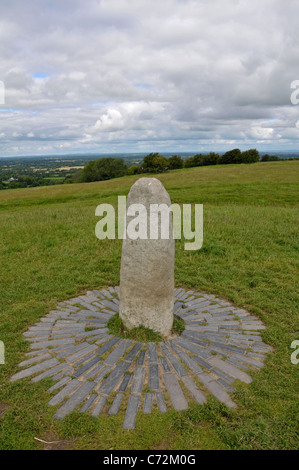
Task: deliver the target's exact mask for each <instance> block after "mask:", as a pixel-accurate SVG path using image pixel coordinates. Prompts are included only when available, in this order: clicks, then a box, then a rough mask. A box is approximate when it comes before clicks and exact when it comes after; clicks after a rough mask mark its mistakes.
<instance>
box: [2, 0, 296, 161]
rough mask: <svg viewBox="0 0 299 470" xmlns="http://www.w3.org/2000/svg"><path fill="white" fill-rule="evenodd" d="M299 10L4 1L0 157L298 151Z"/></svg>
mask: <svg viewBox="0 0 299 470" xmlns="http://www.w3.org/2000/svg"><path fill="white" fill-rule="evenodd" d="M298 14H299V5H298V2H297V1H295V0H289V1H288V2H285V1H283V0H264V1H263V2H261V1H260V0H252V1H251V2H248V1H245V0H227V1H226V2H225V7H224V2H223V0H222V1H221V0H214V1H213V2H210V1H208V0H184V1H182V0H165V1H163V2H150V1H149V0H109V1H108V0H101V1H97V0H90V1H89V2H85V3H82V1H79V0H64V1H63V2H60V1H58V0H53V1H51V2H40V0H32V1H31V2H30V6H28V4H26V2H24V1H21V0H1V20H0V80H1V81H3V83H4V85H5V104H4V105H1V106H0V108H1V112H0V131H1V132H3V133H4V134H5V136H4V137H2V142H3V143H2V148H3V154H5V155H6V154H14V152H15V151H16V148H18V149H19V150H18V151H20V152H21V151H22V152H25V153H32V154H34V153H36V152H37V151H40V149H45V151H46V152H47V153H49V151H50V152H52V151H53V152H54V151H56V149H59V148H61V146H63V148H64V147H65V146H67V148H69V149H70V150H74V151H78V148H80V151H85V150H86V151H87V152H90V151H92V150H94V151H99V149H100V150H103V151H109V150H110V149H111V151H114V150H115V149H120V150H122V151H125V150H128V151H131V150H134V149H135V148H142V149H145V148H146V149H147V150H149V151H151V150H152V149H153V148H157V147H160V148H162V149H166V148H167V146H168V148H169V149H170V150H175V149H176V148H178V147H180V148H184V149H186V150H192V151H193V150H194V151H197V150H198V149H199V147H200V150H203V149H208V150H213V149H214V148H218V149H221V148H223V150H225V149H226V148H227V146H228V145H231V143H233V144H234V145H238V146H240V147H241V146H243V147H244V146H245V147H248V146H249V145H250V146H252V145H254V144H255V143H256V142H258V141H259V142H263V143H264V142H269V143H271V145H272V146H274V147H275V148H277V149H278V148H283V147H284V148H286V147H287V148H295V147H296V146H297V148H298V143H299V142H298V133H297V127H298V126H297V123H298V111H299V105H298V106H297V107H296V106H294V105H292V104H291V101H290V95H291V92H292V91H293V90H292V89H291V88H290V85H291V82H293V81H294V80H296V79H299V76H298V68H297V62H298V61H297V58H298V53H299V40H298V34H297V18H298ZM274 119H275V120H276V121H273V120H274ZM271 120H272V121H271ZM296 126H297V127H296ZM294 131H295V132H294ZM29 134H30V135H31V134H32V135H31V137H30V138H28V135H29ZM41 142H42V143H43V144H42V145H41ZM269 145H270V144H269ZM261 148H262V147H261Z"/></svg>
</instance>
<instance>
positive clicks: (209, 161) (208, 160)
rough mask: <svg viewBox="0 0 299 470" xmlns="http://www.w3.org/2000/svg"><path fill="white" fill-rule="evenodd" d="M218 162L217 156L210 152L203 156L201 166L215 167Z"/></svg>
mask: <svg viewBox="0 0 299 470" xmlns="http://www.w3.org/2000/svg"><path fill="white" fill-rule="evenodd" d="M218 161H219V154H218V153H215V152H210V153H208V154H207V155H203V158H202V164H203V165H217V163H218Z"/></svg>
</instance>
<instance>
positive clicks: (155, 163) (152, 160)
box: [139, 153, 168, 173]
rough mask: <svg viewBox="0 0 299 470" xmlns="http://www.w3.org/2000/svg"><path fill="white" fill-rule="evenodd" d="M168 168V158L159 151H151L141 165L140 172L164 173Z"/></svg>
mask: <svg viewBox="0 0 299 470" xmlns="http://www.w3.org/2000/svg"><path fill="white" fill-rule="evenodd" d="M167 169H168V161H167V158H165V157H163V156H162V155H159V153H149V154H148V155H146V156H145V157H144V159H143V162H142V163H141V165H140V167H139V172H140V173H162V172H163V171H166V170H167Z"/></svg>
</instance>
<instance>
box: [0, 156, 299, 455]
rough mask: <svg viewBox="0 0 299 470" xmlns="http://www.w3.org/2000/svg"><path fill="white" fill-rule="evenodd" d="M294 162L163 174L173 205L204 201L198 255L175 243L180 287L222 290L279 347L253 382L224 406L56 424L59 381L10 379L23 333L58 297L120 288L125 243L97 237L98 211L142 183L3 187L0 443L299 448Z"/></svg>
mask: <svg viewBox="0 0 299 470" xmlns="http://www.w3.org/2000/svg"><path fill="white" fill-rule="evenodd" d="M298 169H299V162H296V161H290V162H273V163H272V162H271V163H270V162H267V163H264V164H263V163H257V164H252V165H227V166H221V167H220V166H215V167H201V168H192V169H184V170H176V171H172V172H169V173H166V174H163V175H158V178H159V179H160V180H161V181H162V182H163V184H164V186H165V187H166V189H167V191H168V192H169V194H170V196H171V199H172V202H173V203H180V204H182V203H202V204H203V205H204V243H203V247H202V249H201V250H199V251H197V252H195V251H194V252H193V251H189V252H188V251H184V240H181V241H179V240H177V241H176V262H175V281H176V286H181V287H186V288H188V289H190V288H193V289H196V290H198V291H204V292H208V293H213V294H216V295H217V296H219V297H222V298H226V299H228V300H230V301H232V302H234V303H235V304H236V305H237V306H240V307H244V308H246V309H248V310H249V311H250V312H252V313H253V314H254V315H255V316H257V317H258V318H260V319H261V320H262V321H263V322H264V324H265V325H266V329H265V330H264V331H263V333H262V336H263V340H264V341H265V342H266V343H268V344H271V345H272V346H273V347H274V350H273V352H271V353H270V354H269V355H268V357H267V360H266V363H265V366H264V368H263V369H261V370H258V371H255V372H253V374H252V376H253V382H252V383H251V384H249V385H246V384H241V383H236V387H235V388H236V392H235V393H234V395H233V400H234V401H235V402H236V403H237V405H238V408H237V409H236V410H233V411H232V410H228V409H227V408H226V407H225V406H224V405H222V404H221V403H219V402H217V401H216V400H214V399H213V398H209V399H208V402H207V404H206V405H205V406H199V405H198V406H197V405H192V406H191V407H190V408H189V409H188V410H186V411H184V412H181V413H176V412H168V413H163V414H162V413H158V412H155V413H153V414H151V415H146V416H145V415H143V414H142V412H141V413H139V414H138V417H137V421H136V429H135V430H134V431H131V432H130V431H126V430H123V429H122V422H123V419H124V413H123V414H122V415H117V416H107V415H100V416H99V418H97V419H93V418H92V417H91V416H88V415H87V414H86V413H85V414H81V413H78V412H74V413H72V414H71V415H69V416H68V417H67V418H65V419H64V420H62V421H60V420H55V419H53V409H52V407H49V406H48V405H47V402H48V401H49V399H50V394H49V392H47V388H49V386H50V384H51V383H52V382H51V380H49V379H47V380H44V381H41V382H39V383H32V382H31V381H30V380H28V379H24V380H22V381H20V382H14V383H10V382H9V378H10V376H11V375H12V374H13V373H15V372H16V371H17V370H18V364H19V363H20V362H21V361H22V360H24V353H25V352H27V351H29V344H28V342H26V341H25V339H24V337H23V336H22V333H23V332H24V331H26V330H27V329H28V327H29V326H31V325H33V324H34V323H35V322H37V321H38V320H39V319H40V318H41V317H43V316H45V315H46V314H47V313H48V312H49V310H51V309H54V308H55V306H56V304H57V302H59V301H62V300H65V299H68V298H70V297H74V296H77V295H79V294H81V293H84V292H85V291H86V290H89V289H90V290H91V289H100V288H102V287H105V286H109V285H112V286H113V285H117V284H118V283H119V268H120V257H121V241H120V240H102V241H100V240H98V239H97V238H96V237H95V233H94V230H95V225H96V222H97V218H96V217H95V208H96V206H97V205H98V204H100V203H102V202H109V203H112V204H113V205H115V207H116V205H117V196H118V195H126V194H127V193H128V191H129V189H130V187H131V185H132V184H133V182H134V181H135V180H136V179H137V177H136V176H130V177H124V178H119V179H115V180H110V181H106V182H98V183H89V184H74V185H57V186H50V187H38V188H30V189H16V190H7V191H2V192H1V193H0V226H1V239H0V286H1V288H0V340H2V341H3V342H4V344H5V365H0V449H2V450H5V449H38V448H40V446H41V445H42V444H41V443H40V442H39V441H37V440H36V439H35V438H39V439H44V440H51V441H59V442H65V443H66V444H65V445H66V446H68V447H69V448H72V449H112V448H115V449H116V448H118V449H160V450H161V449H183V450H184V449H267V450H270V449H298V390H297V384H298V370H299V369H298V367H299V366H298V365H297V366H296V365H294V364H292V363H291V360H290V356H291V354H292V352H293V351H294V350H293V349H291V343H292V341H293V340H298V339H299V333H298V288H297V285H298V251H299V242H298V213H299V211H298Z"/></svg>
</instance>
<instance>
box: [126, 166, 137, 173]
mask: <svg viewBox="0 0 299 470" xmlns="http://www.w3.org/2000/svg"><path fill="white" fill-rule="evenodd" d="M138 170H139V166H138V165H132V166H131V167H130V168H129V169H128V175H136V174H137V173H138Z"/></svg>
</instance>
